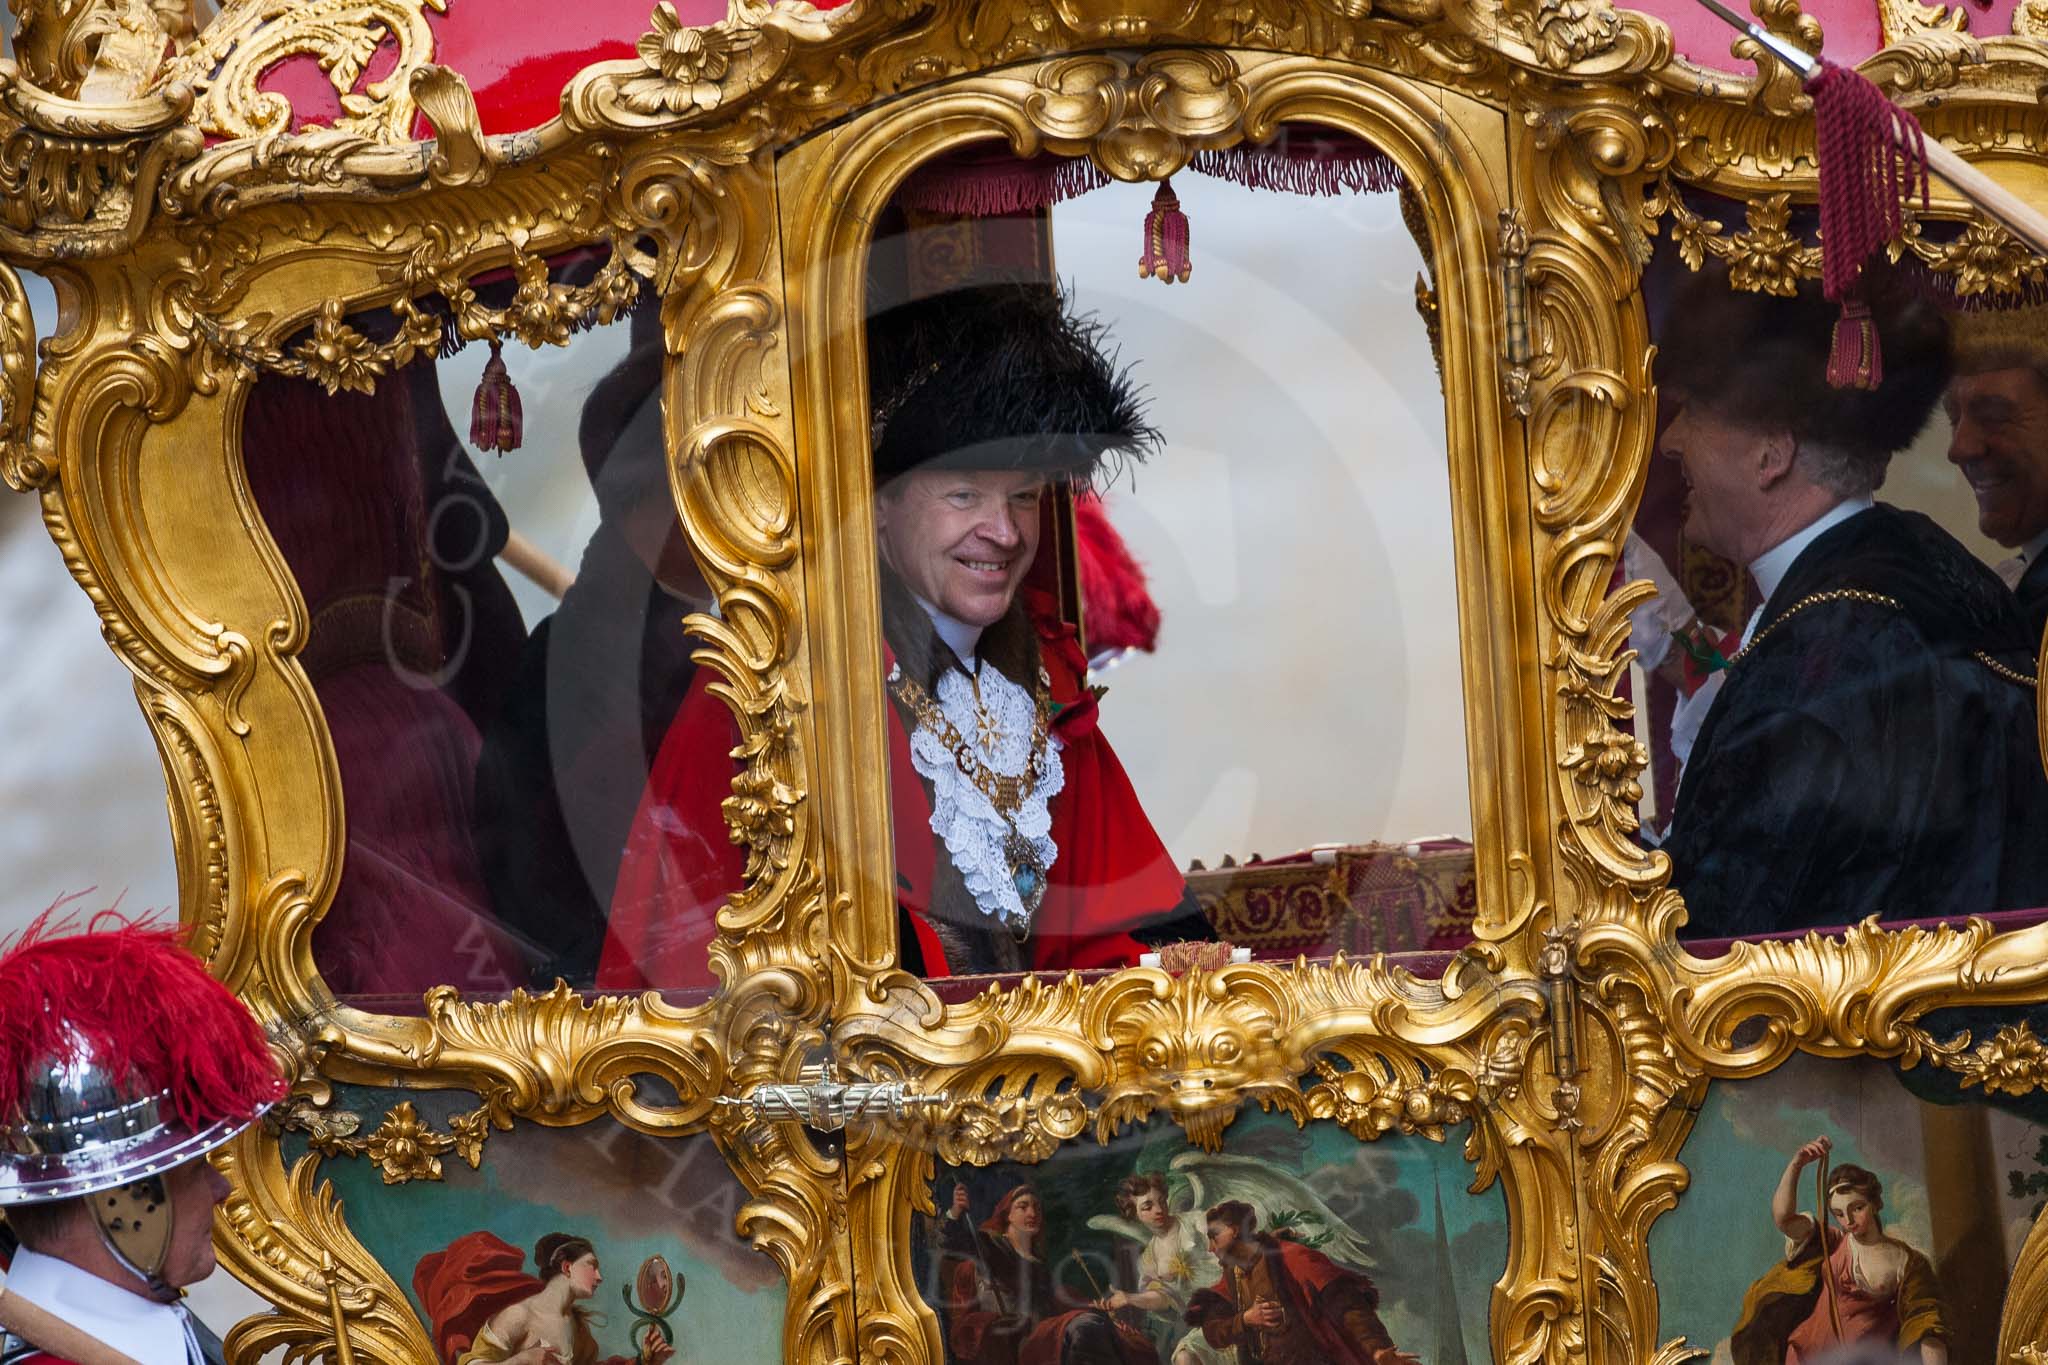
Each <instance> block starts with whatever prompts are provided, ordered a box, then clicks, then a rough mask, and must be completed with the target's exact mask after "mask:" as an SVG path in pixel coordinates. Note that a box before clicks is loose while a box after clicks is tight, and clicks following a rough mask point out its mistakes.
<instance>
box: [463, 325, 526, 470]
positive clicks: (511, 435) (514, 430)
mask: <svg viewBox="0 0 2048 1365" xmlns="http://www.w3.org/2000/svg"><path fill="white" fill-rule="evenodd" d="M499 349H500V347H499V343H498V341H497V340H496V339H495V338H494V339H493V340H492V341H491V358H490V360H489V361H488V362H486V363H485V365H484V375H483V378H481V379H479V380H477V382H476V398H475V400H474V401H472V402H471V403H470V406H469V443H470V444H471V445H473V446H475V447H476V448H477V449H478V450H495V451H497V452H498V453H499V454H501V455H502V454H504V453H505V452H506V451H508V450H517V449H519V442H520V438H521V436H522V435H523V433H524V430H525V421H524V418H523V417H522V415H521V413H520V409H519V390H518V389H515V388H513V387H512V375H511V373H510V371H508V370H506V368H505V357H504V356H502V355H500V354H499Z"/></svg>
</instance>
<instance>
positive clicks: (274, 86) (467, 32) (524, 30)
mask: <svg viewBox="0 0 2048 1365" xmlns="http://www.w3.org/2000/svg"><path fill="white" fill-rule="evenodd" d="M416 2H421V3H423V0H416ZM673 3H674V4H675V7H676V11H677V13H678V14H679V15H680V17H681V18H682V20H683V21H684V22H685V23H689V24H711V23H716V22H718V21H719V20H721V19H723V18H724V17H725V14H726V5H725V0H673ZM846 3H848V0H823V3H820V4H819V8H820V9H833V8H837V7H838V6H840V5H843V4H846ZM1961 3H1963V4H1964V6H1965V8H1966V9H1967V10H1968V12H1969V16H1970V29H1971V31H1972V32H1973V33H1976V34H1979V35H1989V34H1997V33H2005V32H2008V31H2009V30H2010V26H2011V23H2012V13H2013V9H2014V7H2015V6H2016V5H2017V3H2018V0H1961ZM446 4H447V9H446V12H445V13H436V12H434V11H432V10H428V12H427V24H428V27H429V28H430V29H431V30H432V31H433V34H434V52H433V60H434V61H436V62H438V63H440V64H441V65H443V66H449V67H453V68H454V69H455V70H457V71H460V72H461V73H462V74H463V75H464V76H465V77H466V78H467V79H468V81H469V87H470V89H471V90H472V91H473V92H474V93H475V95H476V103H477V112H478V114H479V115H480V117H481V119H482V122H483V130H484V132H486V133H516V132H521V131H524V130H526V129H529V128H537V127H539V126H540V125H541V124H543V123H546V122H547V121H548V120H549V119H552V118H553V117H555V115H556V114H557V113H558V112H560V109H561V100H562V90H563V89H564V87H566V86H567V85H568V83H569V81H570V80H571V79H572V78H573V77H574V76H575V75H576V73H577V72H579V71H581V70H582V69H583V68H585V67H587V66H589V65H591V64H592V63H594V62H604V61H617V60H621V59H627V58H631V57H633V56H634V44H635V43H636V42H637V41H638V39H639V37H640V35H641V34H642V33H644V32H646V31H647V30H648V29H649V28H650V27H651V26H652V24H651V20H650V18H649V15H650V14H651V13H652V11H653V8H654V6H653V5H652V4H651V3H650V0H572V3H569V4H566V5H565V4H563V3H561V0H446ZM1632 7H1633V8H1637V9H1640V10H1642V11H1643V12H1644V13H1647V14H1650V15H1653V16H1655V17H1656V18H1658V19H1661V20H1663V21H1664V22H1665V23H1666V24H1668V25H1670V27H1671V31H1672V36H1673V38H1674V40H1675V42H1676V44H1677V48H1678V51H1679V53H1680V55H1682V56H1684V57H1686V58H1688V59H1690V60H1691V61H1693V62H1696V63H1698V64H1699V65H1701V66H1706V67H1712V68H1715V69H1717V70H1722V71H1728V72H1733V73H1737V74H1747V73H1748V72H1749V70H1750V67H1749V65H1748V64H1747V63H1743V62H1738V61H1736V60H1735V59H1734V58H1733V57H1731V56H1729V54H1728V47H1729V44H1730V43H1731V42H1732V41H1733V40H1734V34H1733V33H1732V32H1731V31H1730V30H1729V28H1728V27H1727V25H1725V24H1724V23H1722V22H1721V21H1720V20H1719V19H1717V18H1715V17H1714V16H1713V15H1712V14H1710V13H1709V12H1708V11H1707V10H1706V9H1704V8H1703V7H1701V6H1700V5H1699V4H1697V3H1695V0H1636V3H1634V4H1633V6H1632ZM1804 9H1805V12H1806V13H1808V14H1810V15H1812V16H1813V17H1815V18H1817V19H1819V20H1820V21H1821V26H1822V29H1823V32H1824V34H1825V44H1826V51H1827V54H1828V55H1829V56H1830V57H1833V58H1835V59H1836V60H1837V61H1843V62H1848V63H1854V62H1858V61H1861V60H1862V59H1863V58H1865V57H1868V56H1870V55H1871V54H1872V53H1874V52H1876V51H1877V50H1878V49H1879V48H1880V47H1881V46H1882V45H1883V33H1882V30H1881V28H1880V25H1879V21H1878V11H1877V0H1808V3H1806V4H1805V5H1804ZM396 55H397V53H396V42H395V41H387V43H386V44H385V47H384V49H383V50H382V51H380V52H379V53H378V55H377V57H376V58H375V59H373V60H372V61H371V62H370V64H369V66H368V67H367V68H366V69H365V71H364V73H363V77H362V80H361V81H359V82H358V83H357V84H358V88H361V86H362V85H364V84H367V83H368V82H370V81H374V80H377V79H379V78H380V77H382V76H383V75H384V74H386V73H387V72H388V71H389V70H390V66H391V63H392V61H394V60H395V59H396ZM261 84H262V85H263V87H264V88H265V89H269V90H275V91H277V92H278V93H280V94H283V95H285V96H287V97H288V98H289V99H290V100H291V102H292V108H293V111H294V115H295V117H294V119H293V124H294V126H295V127H304V126H306V125H309V124H322V123H328V122H331V121H332V120H333V119H334V118H336V117H337V116H338V115H339V114H340V112H341V110H340V104H339V101H338V100H337V99H336V97H335V93H334V90H333V87H332V86H331V85H330V84H329V83H328V80H327V77H326V76H325V75H324V74H323V73H322V72H321V71H320V68H319V66H318V64H317V63H316V62H315V61H314V59H313V58H312V57H311V56H306V55H300V56H294V57H290V58H287V59H285V60H284V61H282V62H280V63H278V64H277V65H276V66H274V67H272V68H271V69H270V70H269V71H268V72H266V73H265V74H264V77H263V79H262V82H261ZM422 135H424V130H422Z"/></svg>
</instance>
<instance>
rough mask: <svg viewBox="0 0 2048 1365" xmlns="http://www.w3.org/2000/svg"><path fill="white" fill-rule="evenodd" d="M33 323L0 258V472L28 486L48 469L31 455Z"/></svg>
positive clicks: (15, 278)
mask: <svg viewBox="0 0 2048 1365" xmlns="http://www.w3.org/2000/svg"><path fill="white" fill-rule="evenodd" d="M35 412H36V321H35V318H34V317H33V316H32V315H31V314H30V313H29V308H28V291H27V290H25V289H23V288H22V286H21V276H19V275H17V274H16V273H15V271H14V267H13V266H11V265H8V264H6V263H5V262H0V476H4V477H5V478H6V480H7V486H8V487H10V488H16V489H20V488H32V487H34V486H36V485H37V484H40V483H41V482H42V481H43V480H44V479H45V478H48V477H49V467H48V465H46V464H45V463H44V462H43V461H42V460H41V459H39V458H37V457H35V456H33V455H31V454H30V448H31V446H32V444H33V442H34V439H35Z"/></svg>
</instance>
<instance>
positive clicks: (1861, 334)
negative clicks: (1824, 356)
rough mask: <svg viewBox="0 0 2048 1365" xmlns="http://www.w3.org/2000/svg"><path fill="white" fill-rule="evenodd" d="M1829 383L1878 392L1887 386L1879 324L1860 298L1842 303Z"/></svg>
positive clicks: (1837, 319) (1829, 361) (1833, 345)
mask: <svg viewBox="0 0 2048 1365" xmlns="http://www.w3.org/2000/svg"><path fill="white" fill-rule="evenodd" d="M1828 383H1829V384H1831V385H1833V386H1834V387H1835V388H1838V389H1874V388H1876V387H1877V386H1878V385H1879V384H1882V383H1884V357H1883V356H1882V355H1881V354H1880V353H1879V351H1878V348H1877V322H1876V321H1875V320H1874V319H1873V318H1872V317H1871V316H1870V305H1869V304H1867V303H1865V302H1864V301H1863V300H1861V299H1858V298H1851V299H1848V300H1846V301H1845V302H1844V303H1843V304H1842V315H1841V316H1840V317H1838V318H1836V319H1835V335H1834V341H1833V343H1832V345H1831V346H1830V347H1829V349H1828Z"/></svg>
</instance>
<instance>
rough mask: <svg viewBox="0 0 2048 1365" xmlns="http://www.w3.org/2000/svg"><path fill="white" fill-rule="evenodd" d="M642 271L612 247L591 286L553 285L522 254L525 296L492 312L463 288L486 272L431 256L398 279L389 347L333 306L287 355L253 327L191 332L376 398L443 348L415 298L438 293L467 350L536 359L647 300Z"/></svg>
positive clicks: (423, 254)
mask: <svg viewBox="0 0 2048 1365" xmlns="http://www.w3.org/2000/svg"><path fill="white" fill-rule="evenodd" d="M634 263H635V261H634V257H633V255H632V254H631V253H630V252H629V251H626V250H624V249H621V246H620V244H619V243H618V242H617V241H614V243H613V251H612V254H611V257H610V259H609V260H607V261H606V262H605V263H604V265H603V266H601V267H600V268H599V269H598V272H597V274H596V275H594V276H593V277H592V278H591V280H590V282H589V283H588V284H584V285H574V286H572V285H565V284H556V283H554V282H553V281H551V280H550V279H549V278H548V267H547V262H546V261H545V260H543V259H542V258H540V257H538V256H534V255H530V254H528V253H526V252H524V251H518V252H516V253H515V255H514V257H513V262H512V268H513V273H514V275H515V277H516V278H517V280H518V286H519V287H518V291H517V293H515V294H514V296H513V298H512V301H511V302H510V303H508V304H507V305H506V306H505V307H503V308H498V309H490V308H485V307H484V306H483V305H482V304H480V303H479V302H478V301H477V297H476V291H475V290H473V289H472V288H471V287H470V286H469V283H468V281H467V279H466V278H465V276H466V275H467V274H468V273H469V272H472V271H476V270H479V269H481V268H482V267H481V265H480V264H479V263H478V262H475V261H459V260H457V259H456V258H454V257H451V256H449V255H447V254H446V253H445V252H442V251H437V250H435V249H433V248H431V247H424V248H422V249H420V250H419V251H415V252H414V253H413V254H412V255H411V256H410V257H409V258H408V259H407V260H406V262H405V263H404V265H403V266H402V267H400V268H399V269H398V270H396V271H395V272H394V274H395V275H396V277H398V278H400V279H403V281H404V282H405V285H406V287H407V290H408V291H409V292H408V293H407V294H405V295H402V296H400V297H399V298H397V299H395V300H393V302H392V311H393V312H394V313H395V314H396V315H397V317H398V329H397V331H396V332H394V333H393V334H392V335H391V336H390V337H389V338H387V339H385V340H383V341H372V340H371V339H370V338H369V337H367V336H365V335H364V334H363V333H361V332H359V331H357V330H356V328H355V327H353V326H352V325H350V323H349V322H348V320H347V319H346V317H345V316H344V309H343V304H342V301H341V300H340V299H333V298H331V299H328V300H327V301H326V302H325V303H324V304H322V305H321V309H320V312H319V313H318V314H317V315H316V316H315V317H314V319H313V326H312V331H311V334H310V335H308V336H307V337H306V339H305V340H303V341H301V342H300V343H299V344H298V345H296V346H294V347H292V348H291V349H290V350H289V351H285V350H282V349H279V348H278V347H276V346H273V345H266V344H263V343H259V342H253V341H250V340H248V339H246V338H245V336H244V333H245V332H248V331H253V330H255V324H254V322H253V321H252V322H251V323H245V324H237V325H234V326H227V325H223V324H222V323H220V322H219V321H217V320H216V319H214V318H212V317H209V316H207V315H206V314H204V313H197V312H195V313H193V314H192V326H193V327H194V329H195V330H196V331H198V333H199V334H200V335H201V336H202V337H203V338H204V339H205V341H206V342H207V344H208V346H209V347H210V348H211V349H212V351H213V352H215V353H217V354H218V356H219V357H224V358H226V359H228V360H231V361H232V362H234V363H235V364H238V365H240V366H243V367H245V368H247V369H250V370H265V371H268V372H270V373H272V374H282V375H289V376H291V377H293V378H297V379H308V380H311V381H312V382H313V383H315V384H318V385H319V386H320V387H321V388H323V389H325V390H327V392H329V393H334V392H337V391H339V390H342V389H353V390H356V391H359V392H363V393H368V392H369V391H370V390H371V389H373V388H375V387H376V383H377V380H378V379H379V378H380V377H381V376H383V375H385V374H388V373H390V372H391V371H393V370H396V369H401V368H403V367H404V366H406V365H408V364H410V363H411V362H412V359H413V357H414V356H415V355H417V354H419V353H421V352H422V351H424V352H427V353H429V354H431V353H433V352H434V351H435V350H437V349H440V348H442V347H443V322H442V319H441V318H440V317H439V316H437V315H436V314H433V313H430V312H428V311H426V310H425V309H423V308H421V307H420V297H421V296H422V295H421V294H419V293H414V292H411V291H424V290H429V289H430V290H432V291H433V292H436V293H438V294H439V295H440V296H441V297H442V298H443V299H445V300H446V301H447V304H448V306H449V310H450V314H451V316H450V318H449V321H448V324H447V326H448V327H450V328H452V329H453V331H454V333H455V335H456V336H457V337H459V338H461V339H462V340H465V341H471V340H479V339H485V338H495V337H510V338H513V339H516V340H518V341H521V342H523V343H525V344H526V345H528V346H531V347H533V348H535V349H538V348H540V347H542V346H566V345H568V344H569V339H570V337H571V336H572V335H573V334H574V331H575V329H576V327H577V326H578V325H580V324H581V323H583V322H585V321H590V322H595V323H597V324H599V325H604V324H608V323H610V322H612V321H614V320H615V319H616V318H617V317H618V316H619V315H620V310H621V309H623V308H624V307H626V306H627V305H628V304H630V303H631V302H632V301H633V299H634V298H635V297H636V296H637V295H638V294H639V292H640V281H639V279H638V278H637V277H636V276H635V274H634V272H633V265H634ZM214 359H215V356H214V355H208V354H205V353H201V354H198V355H196V356H195V363H197V364H199V365H200V366H202V367H210V366H211V365H212V364H213V362H214Z"/></svg>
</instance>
